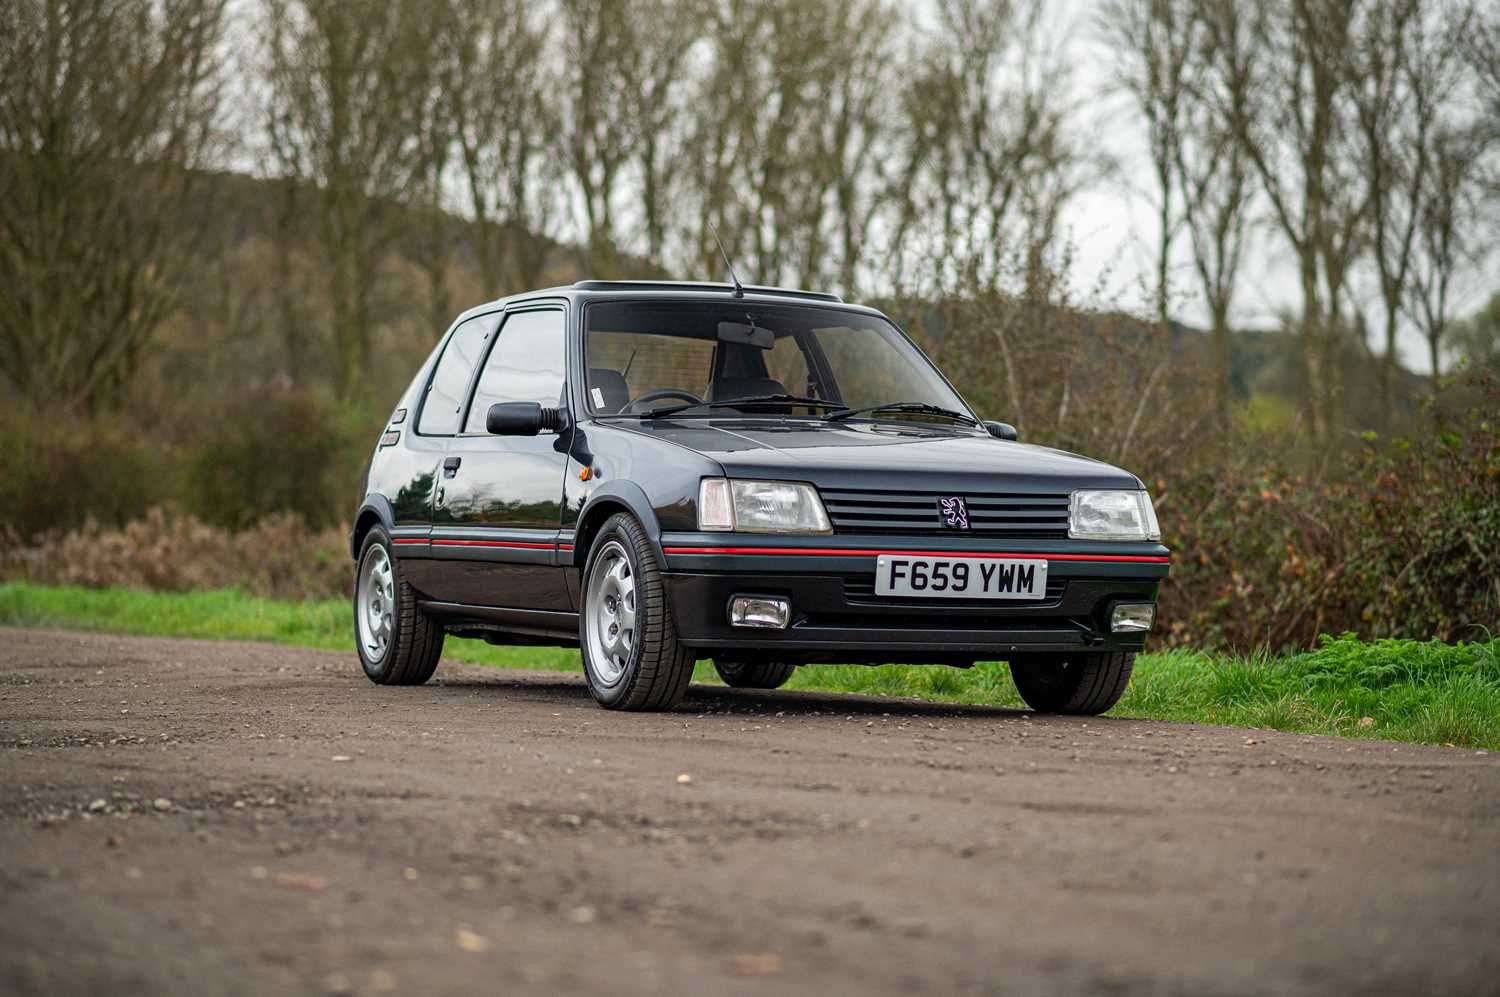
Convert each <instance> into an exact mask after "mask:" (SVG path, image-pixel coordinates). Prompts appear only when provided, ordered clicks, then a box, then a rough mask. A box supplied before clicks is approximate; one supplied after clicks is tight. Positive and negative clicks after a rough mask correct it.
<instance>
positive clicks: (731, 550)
mask: <svg viewBox="0 0 1500 997" xmlns="http://www.w3.org/2000/svg"><path fill="white" fill-rule="evenodd" d="M1160 539H1161V537H1160V530H1159V528H1158V526H1157V522H1156V514H1155V512H1154V510H1153V509H1152V505H1151V498H1150V496H1149V495H1147V493H1146V491H1145V488H1144V486H1143V485H1142V483H1141V481H1140V479H1138V478H1136V477H1135V476H1134V475H1132V474H1129V473H1127V472H1125V471H1122V470H1120V469H1118V468H1115V467H1111V466H1110V465H1108V464H1103V463H1100V462H1099V461H1095V460H1090V459H1088V458H1085V457H1079V456H1075V455H1073V454H1069V453H1064V452H1061V451H1058V450H1052V449H1047V448H1044V447H1038V446H1031V445H1028V444H1023V443H1018V442H1016V433H1015V430H1014V429H1012V428H1011V427H1010V426H1008V425H1006V424H1004V423H998V422H981V421H980V420H979V419H978V418H976V417H975V415H974V414H973V412H972V411H971V410H970V409H969V406H968V405H967V404H965V403H964V400H963V399H962V398H960V397H959V395H958V392H957V391H955V390H954V389H953V386H952V385H950V384H949V383H948V381H947V380H946V379H945V378H944V377H943V375H942V374H940V373H939V372H938V370H937V369H936V368H935V367H934V366H933V364H932V363H931V362H930V361H929V360H928V359H927V358H926V357H925V356H924V355H923V354H922V352H921V351H920V350H919V349H917V347H916V346H915V345H914V344H913V343H912V342H911V340H909V339H908V338H907V337H906V336H905V335H904V334H903V333H902V332H901V331H900V330H899V329H898V328H897V327H896V325H895V324H894V323H893V322H891V320H890V319H888V318H886V317H885V316H884V315H882V314H881V313H880V312H878V311H875V310H874V309H871V308H864V307H859V306H854V305H847V304H844V303H843V302H842V301H841V300H840V299H839V298H837V297H836V296H834V295H830V294H819V293H812V292H806V291H786V290H777V289H771V288H761V287H743V288H742V287H740V286H739V285H738V283H736V284H735V285H733V286H729V285H720V284H671V283H646V282H610V281H593V280H586V281H580V282H578V283H576V284H574V285H572V286H570V287H560V288H551V289H547V290H542V291H535V292H532V293H529V294H520V295H516V296H514V297H510V298H505V299H502V300H500V301H495V302H492V303H490V304H487V305H482V306H480V307H478V308H474V309H471V310H470V311H467V312H465V313H464V314H463V315H461V316H459V318H458V320H457V321H456V322H455V323H454V324H453V327H452V328H451V329H449V330H448V332H447V334H446V335H445V336H444V337H443V338H442V341H441V342H439V344H438V346H437V348H436V349H435V350H434V351H433V353H432V356H431V357H430V358H429V359H428V361H427V362H426V363H425V364H424V365H423V367H422V369H421V370H420V371H418V373H417V375H416V377H415V378H414V379H413V380H412V382H411V386H410V387H409V388H407V390H406V393H405V395H404V396H403V397H402V399H401V401H400V403H399V404H398V405H397V406H396V408H395V411H394V412H393V413H392V415H391V419H390V424H389V425H388V426H387V427H386V428H385V430H384V432H383V434H382V435H381V437H380V441H379V444H378V445H377V447H376V449H375V452H374V455H373V457H372V458H371V461H370V467H369V472H368V476H367V479H366V482H365V496H364V500H363V502H362V504H361V505H360V507H359V511H358V513H357V514H356V515H355V518H354V531H353V536H352V549H353V553H354V556H355V557H356V558H357V564H358V571H357V575H356V582H355V592H354V617H355V622H356V630H357V641H358V645H359V655H360V659H361V660H362V662H363V664H364V670H365V673H366V674H367V675H368V676H369V677H370V678H371V679H372V680H374V681H375V682H379V683H385V684H397V685H402V684H416V683H420V682H425V681H426V680H427V679H428V678H429V677H430V676H431V675H432V673H433V669H434V668H435V667H436V666H437V662H438V657H439V656H440V654H441V653H442V648H443V639H444V637H445V636H446V635H453V636H458V637H474V638H481V639H483V640H487V641H489V642H491V643H495V644H523V645H539V644H540V645H561V646H570V647H571V646H577V647H580V648H581V649H582V655H583V664H584V670H585V672H586V673H587V677H588V686H589V690H590V691H591V692H592V693H593V695H594V697H595V699H597V700H598V701H599V703H600V704H602V705H604V706H606V707H611V708H615V709H627V710H642V709H666V708H669V707H672V706H673V705H675V704H676V703H677V702H678V701H679V700H680V699H681V698H682V696H683V694H684V692H685V691H686V689H687V686H688V682H689V680H690V678H691V677H692V672H693V665H694V662H695V661H697V660H699V659H705V658H707V659H712V660H713V664H714V667H715V668H716V669H717V670H718V673H719V675H720V676H722V677H723V679H724V681H725V682H727V683H728V684H729V685H732V686H740V687H748V688H758V689H772V688H775V687H777V686H779V685H781V684H782V683H784V682H785V681H786V680H787V679H788V678H789V677H790V676H791V674H792V671H793V669H795V668H796V667H797V666H798V665H800V664H806V663H812V662H842V663H860V664H884V663H932V664H947V665H956V666H959V667H967V666H969V665H971V664H972V663H973V662H975V661H1007V662H1009V664H1010V668H1011V672H1012V674H1013V675H1014V678H1015V683H1016V686H1017V688H1018V689H1019V690H1020V693H1021V695H1022V697H1023V698H1024V699H1025V700H1026V702H1027V703H1028V704H1030V705H1031V706H1032V707H1033V708H1035V709H1037V710H1042V711H1047V712H1061V713H1084V714H1097V713H1102V712H1104V711H1105V710H1107V709H1109V708H1110V707H1111V706H1113V705H1114V704H1115V702H1116V701H1118V700H1119V698H1120V696H1121V694H1122V693H1123V692H1124V691H1125V686H1126V684H1127V683H1128V682H1129V680H1130V673H1131V668H1132V666H1133V664H1134V661H1135V655H1136V652H1137V651H1139V650H1141V648H1142V647H1143V646H1144V644H1145V639H1146V634H1147V632H1148V631H1149V630H1150V629H1151V626H1152V623H1153V622H1154V619H1155V615H1156V596H1157V588H1158V586H1159V585H1160V583H1161V580H1162V578H1164V577H1165V576H1166V574H1167V568H1168V552H1167V549H1166V548H1165V547H1163V546H1162V545H1161V543H1160Z"/></svg>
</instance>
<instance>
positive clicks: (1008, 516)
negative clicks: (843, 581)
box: [819, 488, 1068, 540]
mask: <svg viewBox="0 0 1500 997" xmlns="http://www.w3.org/2000/svg"><path fill="white" fill-rule="evenodd" d="M819 492H820V494H821V495H822V496H823V505H824V507H825V508H827V510H828V518H829V519H830V520H831V521H832V522H833V529H834V532H835V533H885V534H891V533H953V534H963V533H970V534H974V535H977V536H986V537H1013V538H1023V537H1026V538H1031V539H1035V540H1060V539H1064V538H1066V537H1067V535H1068V496H1067V495H1066V494H1064V495H1026V494H1017V493H1008V492H991V493H974V492H970V493H967V494H962V495H961V497H962V498H963V500H964V504H965V505H967V506H968V509H969V528H968V530H960V529H954V528H953V527H949V526H944V525H943V521H942V518H941V517H940V516H939V515H938V500H939V499H945V498H952V497H953V496H954V493H952V492H883V491H882V492H874V491H855V490H853V489H846V488H823V489H819Z"/></svg>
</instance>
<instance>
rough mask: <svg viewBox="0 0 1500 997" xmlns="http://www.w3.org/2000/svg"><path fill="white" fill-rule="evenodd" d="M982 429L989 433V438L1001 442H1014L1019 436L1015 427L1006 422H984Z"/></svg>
mask: <svg viewBox="0 0 1500 997" xmlns="http://www.w3.org/2000/svg"><path fill="white" fill-rule="evenodd" d="M984 428H985V429H988V430H989V431H990V435H991V436H993V437H995V438H996V439H1001V440H1014V439H1016V438H1017V437H1018V436H1019V435H1020V434H1018V433H1017V432H1016V427H1015V426H1012V425H1011V424H1010V423H1008V422H986V423H985V424H984Z"/></svg>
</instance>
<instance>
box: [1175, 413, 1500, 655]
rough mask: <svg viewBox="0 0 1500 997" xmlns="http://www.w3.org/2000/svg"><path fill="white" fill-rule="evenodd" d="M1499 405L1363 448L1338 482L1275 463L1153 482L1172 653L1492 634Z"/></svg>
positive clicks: (1499, 613)
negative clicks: (1343, 636) (1423, 436)
mask: <svg viewBox="0 0 1500 997" xmlns="http://www.w3.org/2000/svg"><path fill="white" fill-rule="evenodd" d="M1496 411H1500V392H1496V391H1495V390H1494V389H1493V387H1492V386H1486V390H1485V391H1483V392H1481V397H1480V400H1479V402H1478V403H1477V404H1476V406H1475V407H1474V408H1473V409H1471V410H1470V411H1469V412H1467V413H1466V414H1464V415H1462V416H1460V417H1458V418H1456V419H1454V420H1451V421H1445V422H1444V423H1443V424H1441V425H1440V426H1439V428H1438V429H1437V431H1436V432H1434V434H1433V435H1432V437H1431V438H1430V439H1428V440H1426V441H1424V442H1422V443H1421V444H1413V443H1409V442H1407V441H1404V440H1399V439H1398V440H1392V441H1388V442H1387V441H1381V440H1379V439H1376V438H1374V437H1373V436H1370V437H1369V438H1368V439H1367V440H1366V443H1365V446H1364V449H1363V451H1362V452H1360V453H1359V454H1358V455H1356V456H1355V457H1354V458H1352V460H1350V461H1349V463H1348V466H1346V467H1344V468H1341V469H1339V470H1340V471H1341V473H1340V474H1339V475H1338V476H1337V477H1333V478H1330V479H1326V480H1319V479H1317V478H1314V477H1312V476H1310V475H1308V474H1306V473H1299V472H1294V471H1292V470H1289V469H1288V468H1287V467H1285V466H1281V465H1277V464H1259V465H1251V466H1230V467H1228V468H1215V469H1209V470H1202V471H1199V472H1197V473H1194V474H1190V475H1187V476H1185V477H1184V478H1183V479H1182V480H1180V481H1177V482H1175V483H1171V484H1169V483H1166V482H1158V483H1157V491H1158V495H1159V499H1160V511H1161V519H1162V524H1163V528H1164V530H1165V531H1166V533H1167V537H1166V542H1167V543H1168V545H1169V546H1171V547H1172V548H1173V549H1174V551H1175V552H1176V557H1175V559H1174V564H1173V567H1172V577H1171V578H1170V580H1169V581H1168V583H1167V584H1166V586H1165V587H1164V590H1163V597H1162V618H1163V623H1164V626H1165V627H1166V631H1167V633H1168V635H1169V637H1170V639H1171V640H1173V641H1174V642H1177V643H1193V644H1209V645H1233V646H1240V647H1249V646H1255V645H1261V644H1264V645H1269V646H1273V647H1279V646H1286V645H1298V646H1303V647H1308V646H1311V645H1312V644H1313V642H1314V641H1315V640H1316V639H1317V637H1318V635H1319V634H1321V633H1328V632H1332V633H1342V632H1345V631H1348V632H1351V633H1357V634H1361V635H1365V636H1405V637H1420V638H1427V637H1431V636H1434V635H1436V636H1438V637H1441V638H1444V639H1453V638H1456V637H1463V636H1469V637H1473V636H1475V635H1476V634H1477V633H1478V630H1480V629H1486V628H1487V629H1489V630H1494V629H1496V625H1497V621H1500V424H1497V423H1496V422H1495V421H1494V418H1493V416H1492V415H1491V414H1490V413H1493V412H1496Z"/></svg>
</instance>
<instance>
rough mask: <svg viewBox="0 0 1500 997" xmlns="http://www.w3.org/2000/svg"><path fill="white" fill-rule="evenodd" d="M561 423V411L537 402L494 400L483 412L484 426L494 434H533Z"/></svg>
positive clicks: (554, 427) (555, 427)
mask: <svg viewBox="0 0 1500 997" xmlns="http://www.w3.org/2000/svg"><path fill="white" fill-rule="evenodd" d="M561 425H562V412H561V411H560V410H559V409H555V408H544V407H542V406H541V405H540V404H539V403H537V402H496V403H495V404H493V405H491V406H490V408H489V411H488V412H486V413H485V414H484V428H485V429H486V430H488V431H489V432H491V433H493V434H495V435H496V436H535V435H536V434H538V433H540V432H541V431H542V430H544V429H557V428H558V427H559V426H561Z"/></svg>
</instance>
